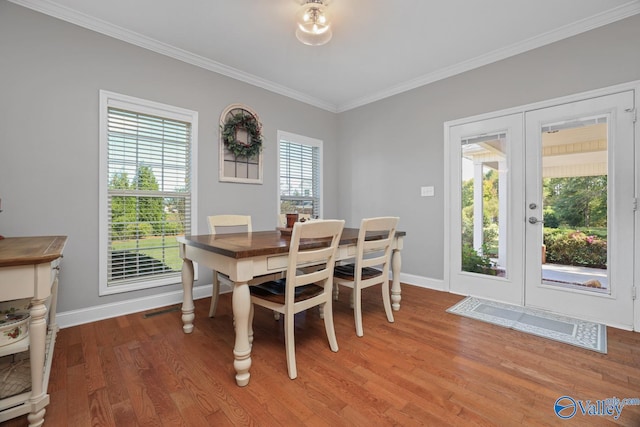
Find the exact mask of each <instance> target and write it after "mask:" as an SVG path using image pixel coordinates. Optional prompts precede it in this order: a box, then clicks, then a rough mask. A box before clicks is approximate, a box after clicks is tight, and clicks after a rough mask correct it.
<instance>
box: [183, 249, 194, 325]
mask: <svg viewBox="0 0 640 427" xmlns="http://www.w3.org/2000/svg"><path fill="white" fill-rule="evenodd" d="M182 291H183V292H182V330H183V331H184V333H185V334H190V333H191V332H193V319H195V317H196V315H195V314H194V312H195V306H194V305H193V262H192V261H191V260H190V259H187V258H184V259H183V260H182Z"/></svg>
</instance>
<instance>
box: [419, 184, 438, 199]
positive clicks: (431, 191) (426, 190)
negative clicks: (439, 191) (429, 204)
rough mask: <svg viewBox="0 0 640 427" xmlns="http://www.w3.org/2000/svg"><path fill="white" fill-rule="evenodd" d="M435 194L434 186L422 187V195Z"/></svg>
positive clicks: (430, 195) (429, 195)
mask: <svg viewBox="0 0 640 427" xmlns="http://www.w3.org/2000/svg"><path fill="white" fill-rule="evenodd" d="M434 194H435V191H434V189H433V186H429V187H420V195H421V196H422V197H432V196H433V195H434Z"/></svg>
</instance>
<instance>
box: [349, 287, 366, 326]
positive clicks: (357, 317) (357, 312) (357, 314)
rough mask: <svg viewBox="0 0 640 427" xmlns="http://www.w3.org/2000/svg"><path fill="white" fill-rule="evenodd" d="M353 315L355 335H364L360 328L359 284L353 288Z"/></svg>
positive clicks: (360, 293) (360, 292) (360, 294)
mask: <svg viewBox="0 0 640 427" xmlns="http://www.w3.org/2000/svg"><path fill="white" fill-rule="evenodd" d="M352 296H353V305H354V308H353V317H354V318H355V321H356V335H357V336H359V337H361V336H363V335H364V331H363V329H362V289H360V287H359V286H355V287H354V288H353V293H352Z"/></svg>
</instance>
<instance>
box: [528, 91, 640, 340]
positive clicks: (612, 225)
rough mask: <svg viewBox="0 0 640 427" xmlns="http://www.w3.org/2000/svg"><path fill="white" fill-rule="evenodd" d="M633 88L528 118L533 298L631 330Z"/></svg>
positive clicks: (540, 305)
mask: <svg viewBox="0 0 640 427" xmlns="http://www.w3.org/2000/svg"><path fill="white" fill-rule="evenodd" d="M633 104H634V97H633V92H632V91H627V92H622V93H617V94H612V95H607V96H601V97H597V98H592V99H587V100H583V101H578V102H572V103H569V104H563V105H558V106H554V107H549V108H544V109H540V110H536V111H531V112H527V113H525V122H526V125H525V128H526V134H525V140H526V156H525V158H526V161H525V170H526V179H525V182H526V189H525V194H526V200H525V209H526V215H525V217H526V222H525V224H526V225H525V242H526V249H525V250H526V257H525V260H526V263H525V272H526V275H525V302H526V305H527V306H532V307H537V308H542V309H546V310H550V311H553V312H559V313H563V314H567V315H569V316H575V317H579V318H583V319H591V320H595V321H598V322H602V323H606V324H608V325H612V326H618V327H622V328H625V329H632V328H633V304H634V303H633V295H632V293H633V265H634V255H633V254H634V231H633V230H634V200H635V199H634V135H633V118H634V115H633V114H632V111H633V107H634V105H633Z"/></svg>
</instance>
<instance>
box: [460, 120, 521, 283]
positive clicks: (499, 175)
mask: <svg viewBox="0 0 640 427" xmlns="http://www.w3.org/2000/svg"><path fill="white" fill-rule="evenodd" d="M461 162H462V165H461V166H462V167H461V171H462V172H461V173H462V176H461V182H462V193H461V194H462V203H461V208H462V212H461V215H462V265H461V270H462V271H466V272H471V273H478V274H484V275H492V276H502V277H506V275H507V271H506V266H507V250H506V249H507V248H506V241H507V235H506V230H507V206H508V203H509V202H508V200H507V191H506V190H507V170H508V169H507V143H506V133H497V134H493V135H479V136H474V137H470V138H465V139H463V140H462V159H461Z"/></svg>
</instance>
